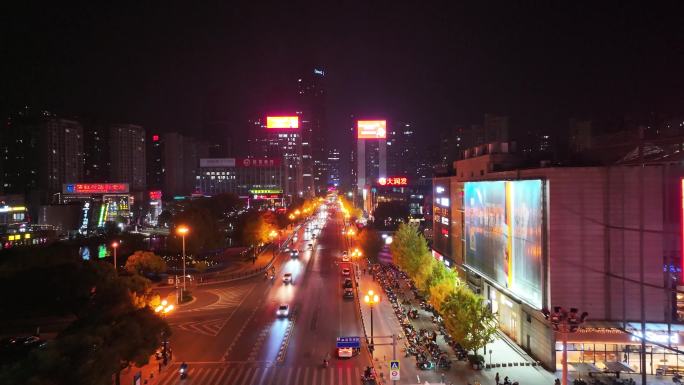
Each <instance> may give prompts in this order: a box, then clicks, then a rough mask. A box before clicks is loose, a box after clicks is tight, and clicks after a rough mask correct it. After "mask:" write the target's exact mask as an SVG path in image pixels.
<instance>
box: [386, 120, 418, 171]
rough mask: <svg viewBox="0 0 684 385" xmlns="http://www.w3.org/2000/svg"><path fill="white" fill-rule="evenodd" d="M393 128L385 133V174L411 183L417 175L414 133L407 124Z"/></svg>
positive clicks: (398, 123) (400, 124) (401, 123)
mask: <svg viewBox="0 0 684 385" xmlns="http://www.w3.org/2000/svg"><path fill="white" fill-rule="evenodd" d="M393 126H394V127H393V128H392V129H391V130H389V131H388V132H387V173H388V174H389V175H395V176H402V177H407V178H408V179H409V180H410V181H411V183H412V182H413V181H414V180H415V178H416V177H417V174H418V170H417V163H418V153H417V151H416V147H417V146H416V135H415V131H413V127H411V123H407V122H396V124H393Z"/></svg>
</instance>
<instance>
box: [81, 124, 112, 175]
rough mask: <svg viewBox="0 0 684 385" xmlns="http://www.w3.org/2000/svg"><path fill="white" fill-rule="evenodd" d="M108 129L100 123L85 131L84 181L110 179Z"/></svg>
mask: <svg viewBox="0 0 684 385" xmlns="http://www.w3.org/2000/svg"><path fill="white" fill-rule="evenodd" d="M108 134H109V133H108V130H107V129H106V128H105V127H103V126H101V125H98V124H95V125H92V126H91V127H90V128H89V129H86V130H85V132H84V134H83V135H84V138H83V152H84V158H85V159H84V161H85V164H84V169H83V181H84V182H99V183H102V182H107V181H109V169H110V167H109V166H110V161H109V143H108V142H109V141H108V138H107V136H108Z"/></svg>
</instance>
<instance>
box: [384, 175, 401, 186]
mask: <svg viewBox="0 0 684 385" xmlns="http://www.w3.org/2000/svg"><path fill="white" fill-rule="evenodd" d="M378 184H379V185H380V186H407V185H408V179H406V178H404V177H390V178H380V179H378Z"/></svg>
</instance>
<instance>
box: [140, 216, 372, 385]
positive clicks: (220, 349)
mask: <svg viewBox="0 0 684 385" xmlns="http://www.w3.org/2000/svg"><path fill="white" fill-rule="evenodd" d="M342 228H343V223H342V220H341V216H339V214H335V216H332V217H329V218H328V220H327V221H326V223H325V225H324V228H323V230H322V232H321V234H320V236H319V237H318V239H317V241H316V242H313V241H309V240H305V239H304V238H305V236H304V228H302V229H301V230H300V233H299V234H298V242H297V244H296V245H295V247H296V248H298V249H300V250H303V252H301V253H300V255H299V257H298V258H291V257H290V255H289V253H282V254H281V255H279V256H278V257H277V258H276V262H275V267H276V271H277V272H276V280H275V281H271V280H270V279H269V280H267V279H264V278H263V276H257V277H254V278H250V279H247V280H242V281H236V282H231V283H224V284H216V285H206V286H201V287H197V288H195V289H194V290H193V295H195V297H196V298H197V299H196V301H194V302H193V303H191V304H189V305H185V306H181V307H180V308H179V309H177V311H176V312H174V313H173V314H172V315H171V316H170V317H169V319H168V321H169V323H170V324H171V327H172V330H173V336H172V337H171V347H172V349H173V362H172V363H171V364H170V366H169V367H168V368H167V369H165V370H164V371H163V372H162V373H161V374H160V375H158V376H156V377H155V378H154V379H153V380H151V381H150V382H149V384H163V385H170V384H186V385H196V384H211V385H220V384H237V385H248V384H264V385H269V384H278V385H281V384H282V385H295V384H296V385H313V384H326V385H337V384H339V385H352V384H360V383H361V381H360V377H361V374H362V373H363V369H364V368H365V367H366V366H368V365H370V360H369V357H368V355H367V353H366V351H365V349H362V350H361V351H360V353H359V354H358V355H356V356H355V357H352V358H350V359H337V358H336V355H335V353H336V351H335V341H336V338H337V337H341V336H362V335H363V332H362V330H363V329H362V326H361V318H360V315H359V313H358V311H357V309H358V304H356V303H355V302H354V301H356V300H357V299H354V300H349V299H346V300H345V299H343V298H342V292H343V290H342V283H343V277H342V275H341V268H342V266H341V260H340V256H341V252H342V249H343V248H344V247H345V244H344V239H343V236H342V234H341V233H342ZM309 243H313V245H314V247H313V250H308V247H307V245H308V244H309ZM285 273H291V274H292V276H293V283H292V284H286V283H284V282H283V281H282V276H283V274H285ZM283 303H286V304H288V305H289V307H290V314H289V317H287V318H278V317H276V309H277V307H278V306H279V305H280V304H283ZM326 357H328V358H329V362H330V365H329V367H327V368H324V367H323V365H322V363H323V359H324V358H326ZM181 362H186V363H187V364H188V366H189V372H188V377H187V378H185V379H183V380H181V379H180V378H179V376H178V367H179V365H180V363H181Z"/></svg>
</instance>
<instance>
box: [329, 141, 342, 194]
mask: <svg viewBox="0 0 684 385" xmlns="http://www.w3.org/2000/svg"><path fill="white" fill-rule="evenodd" d="M326 165H327V174H328V181H327V182H328V186H331V187H336V188H338V187H340V183H341V181H340V176H341V175H342V172H341V167H342V159H341V154H340V150H339V149H337V148H331V149H329V150H328V159H327V162H326Z"/></svg>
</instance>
